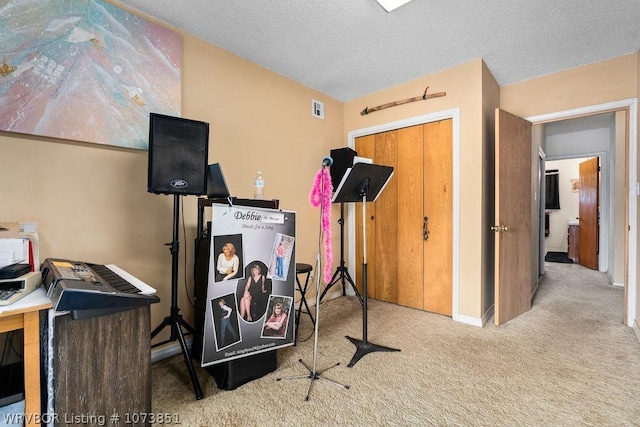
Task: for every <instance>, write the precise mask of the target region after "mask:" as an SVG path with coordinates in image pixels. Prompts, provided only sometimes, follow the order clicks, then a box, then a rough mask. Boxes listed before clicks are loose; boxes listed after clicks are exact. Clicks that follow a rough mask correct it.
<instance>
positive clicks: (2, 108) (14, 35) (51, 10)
mask: <svg viewBox="0 0 640 427" xmlns="http://www.w3.org/2000/svg"><path fill="white" fill-rule="evenodd" d="M181 68H182V37H181V36H180V35H179V34H177V33H175V32H174V31H171V30H169V29H167V28H164V27H162V26H160V25H157V24H155V23H153V22H150V21H147V20H145V19H142V18H140V17H138V16H136V15H133V14H131V13H129V12H127V11H125V10H123V9H120V8H118V7H116V6H114V5H112V4H109V3H106V2H104V1H102V0H76V1H72V2H60V1H53V0H33V1H29V2H19V1H16V2H10V3H9V4H6V5H5V6H3V7H2V11H0V76H2V78H1V79H0V130H4V131H8V132H18V133H23V134H32V135H39V136H45V137H52V138H61V139H68V140H74V141H82V142H91V143H97V144H106V145H114V146H119V147H127V148H134V149H147V148H148V139H149V113H150V112H158V113H163V114H167V115H172V116H179V115H180V104H181V92H182V91H181Z"/></svg>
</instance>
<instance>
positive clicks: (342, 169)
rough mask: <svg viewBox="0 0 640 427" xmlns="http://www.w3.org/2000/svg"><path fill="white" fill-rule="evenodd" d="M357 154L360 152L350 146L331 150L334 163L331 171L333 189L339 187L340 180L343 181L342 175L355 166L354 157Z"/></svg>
mask: <svg viewBox="0 0 640 427" xmlns="http://www.w3.org/2000/svg"><path fill="white" fill-rule="evenodd" d="M357 155H358V153H356V152H355V151H354V150H352V149H351V148H349V147H345V148H336V149H335V150H331V158H332V159H333V164H332V165H331V171H330V173H331V185H333V191H336V190H337V189H338V185H339V184H340V181H342V177H343V176H344V174H345V173H347V169H348V168H350V167H352V166H353V158H354V157H355V156H357Z"/></svg>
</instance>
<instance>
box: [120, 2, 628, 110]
mask: <svg viewBox="0 0 640 427" xmlns="http://www.w3.org/2000/svg"><path fill="white" fill-rule="evenodd" d="M120 3H121V4H125V5H127V6H130V7H132V8H134V9H136V10H139V11H140V12H142V13H144V14H146V15H149V16H152V17H154V18H157V19H159V20H161V21H163V22H166V23H168V24H170V25H172V26H174V27H177V28H180V29H182V30H184V31H186V32H188V33H190V34H193V35H195V36H197V37H199V38H201V39H203V40H205V41H207V42H210V43H212V44H214V45H217V46H219V47H221V48H223V49H225V50H227V51H229V52H232V53H234V54H236V55H238V56H240V57H243V58H246V59H248V60H249V61H251V62H254V63H256V64H259V65H261V66H263V67H265V68H267V69H269V70H272V71H275V72H276V73H278V74H281V75H283V76H286V77H288V78H290V79H292V80H295V81H297V82H299V83H301V84H303V85H305V86H308V87H310V88H313V89H316V90H318V91H320V92H322V93H324V94H326V95H329V96H331V97H333V98H336V99H338V100H340V101H349V100H352V99H354V98H357V97H360V96H363V95H367V94H369V93H373V92H376V91H378V90H380V89H384V88H387V87H390V86H393V85H396V84H398V83H402V82H405V81H407V80H412V79H415V78H418V77H422V76H425V75H427V74H431V73H434V72H437V71H441V70H445V69H448V68H451V67H453V66H456V65H459V64H463V63H465V62H469V61H471V60H474V59H477V58H482V59H484V61H485V63H486V64H487V66H488V67H489V69H490V70H491V72H492V73H493V75H494V77H495V78H496V80H497V81H498V84H500V85H501V86H504V85H507V84H510V83H515V82H518V81H522V80H527V79H530V78H533V77H536V76H540V75H544V74H550V73H554V72H557V71H560V70H563V69H567V68H572V67H576V66H580V65H585V64H591V63H594V62H599V61H602V60H605V59H609V58H613V57H616V56H620V55H625V54H629V53H633V52H637V51H638V50H639V49H640V1H639V0H609V1H596V0H537V1H531V0H506V1H505V0H413V1H412V2H410V3H408V4H406V5H404V6H401V7H400V8H398V9H396V10H395V11H393V12H391V13H387V12H386V11H385V10H384V9H383V8H382V7H380V5H379V4H378V3H376V1H375V0H280V1H278V0H179V1H177V0H123V1H120Z"/></svg>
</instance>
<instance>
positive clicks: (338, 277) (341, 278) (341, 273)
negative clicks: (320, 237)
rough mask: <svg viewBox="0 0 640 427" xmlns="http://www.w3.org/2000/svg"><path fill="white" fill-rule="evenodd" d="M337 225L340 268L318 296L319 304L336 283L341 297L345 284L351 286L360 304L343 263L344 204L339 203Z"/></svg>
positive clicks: (357, 293) (360, 296) (359, 297)
mask: <svg viewBox="0 0 640 427" xmlns="http://www.w3.org/2000/svg"><path fill="white" fill-rule="evenodd" d="M338 224H340V266H339V267H337V268H336V272H335V273H333V277H332V278H331V282H329V284H328V285H327V286H325V288H324V290H323V291H322V295H320V302H322V298H324V296H325V295H326V293H327V292H328V291H329V289H331V287H332V286H333V285H335V284H336V283H340V282H341V283H342V295H343V296H344V295H346V294H347V293H346V286H345V285H346V284H347V283H346V282H349V283H350V284H351V287H352V288H353V291H354V292H355V293H356V296H357V297H358V299H359V300H360V304H362V295H360V292H358V288H357V287H356V284H355V283H353V279H352V278H351V275H350V274H349V270H347V267H346V266H345V262H344V202H341V203H340V219H339V220H338Z"/></svg>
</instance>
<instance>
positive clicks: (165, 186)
mask: <svg viewBox="0 0 640 427" xmlns="http://www.w3.org/2000/svg"><path fill="white" fill-rule="evenodd" d="M208 153H209V123H205V122H200V121H196V120H189V119H183V118H180V117H172V116H165V115H162V114H156V113H151V115H150V123H149V180H148V188H147V190H148V191H149V192H150V193H157V194H190V195H198V196H200V195H204V194H206V192H207V179H206V170H207V160H208Z"/></svg>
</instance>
